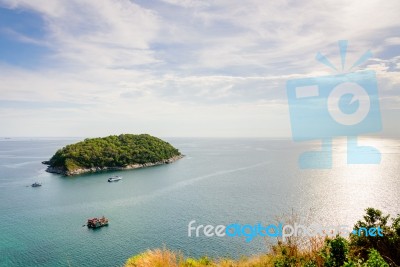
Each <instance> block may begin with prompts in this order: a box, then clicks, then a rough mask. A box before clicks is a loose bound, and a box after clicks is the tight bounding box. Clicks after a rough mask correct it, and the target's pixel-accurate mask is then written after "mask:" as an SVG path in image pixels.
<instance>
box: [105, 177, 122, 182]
mask: <svg viewBox="0 0 400 267" xmlns="http://www.w3.org/2000/svg"><path fill="white" fill-rule="evenodd" d="M121 179H122V177H120V176H113V177H110V178H108V181H109V182H118V181H119V180H121Z"/></svg>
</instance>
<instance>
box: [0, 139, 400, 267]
mask: <svg viewBox="0 0 400 267" xmlns="http://www.w3.org/2000/svg"><path fill="white" fill-rule="evenodd" d="M78 140H80V139H72V138H71V139H60V138H58V139H57V138H16V139H14V138H13V139H2V140H0V266H51V267H56V266H79V267H83V266H122V265H123V263H124V262H125V261H126V259H127V258H128V257H130V256H132V255H135V254H137V253H141V252H143V251H145V250H147V249H149V248H158V247H163V246H166V247H168V248H170V249H174V250H180V251H182V252H183V253H184V254H185V255H187V256H193V257H198V256H201V255H208V256H211V257H223V256H230V257H239V256H241V255H250V254H257V253H262V252H265V251H266V250H267V247H268V244H269V243H270V242H273V240H266V239H265V238H261V237H258V238H255V239H254V240H252V241H251V242H245V240H244V238H239V237H236V238H233V237H204V236H203V237H199V238H195V237H188V234H187V231H188V223H189V222H190V221H191V220H196V224H197V225H198V224H213V225H218V224H225V225H227V224H231V223H242V224H256V223H257V222H261V223H263V224H269V223H274V222H277V221H278V220H279V218H281V217H285V216H289V215H290V214H297V215H299V216H301V217H304V218H308V220H309V221H310V222H311V223H321V224H347V225H354V223H355V222H356V221H357V220H359V219H361V218H362V215H363V214H364V209H365V208H367V207H374V208H379V209H381V210H383V211H384V212H385V213H391V214H393V215H395V214H397V213H400V141H399V140H395V139H377V138H375V139H373V138H369V139H364V140H362V141H363V142H364V143H365V144H368V145H374V146H375V147H377V148H378V149H380V151H381V152H382V162H381V164H379V165H347V164H346V146H345V141H346V140H345V139H339V140H338V141H337V142H335V143H334V150H333V159H334V162H333V167H332V169H329V170H301V169H299V168H298V165H297V157H298V155H299V153H301V152H303V151H306V150H308V149H317V148H318V143H310V144H302V143H293V142H292V141H290V140H272V139H200V138H166V140H168V141H169V142H170V143H171V144H172V145H174V146H175V147H177V148H178V149H180V151H181V152H182V153H183V154H185V155H186V156H185V157H184V158H183V159H181V160H179V161H177V162H175V163H173V164H169V165H162V166H156V167H150V168H145V169H137V170H130V171H119V172H104V173H97V174H88V175H81V176H76V177H63V176H60V175H55V174H50V173H46V172H45V168H46V166H44V165H42V164H41V161H43V160H48V159H49V158H50V157H51V156H52V155H53V154H54V153H55V152H56V150H57V149H59V148H61V147H63V146H65V145H66V144H70V143H74V142H76V141H78ZM112 175H120V176H123V180H121V181H119V182H116V183H108V182H107V178H108V177H110V176H112ZM35 181H38V182H41V183H42V184H43V186H42V187H39V188H32V187H30V186H29V185H30V184H32V183H33V182H35ZM102 215H104V216H106V217H108V218H109V219H110V225H109V226H108V227H103V228H100V229H96V230H91V229H88V228H87V227H83V225H84V224H85V222H86V220H87V219H88V218H90V217H97V216H102Z"/></svg>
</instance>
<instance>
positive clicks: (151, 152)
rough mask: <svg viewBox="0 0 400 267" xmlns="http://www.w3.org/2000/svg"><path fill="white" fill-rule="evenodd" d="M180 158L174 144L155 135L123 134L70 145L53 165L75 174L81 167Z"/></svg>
mask: <svg viewBox="0 0 400 267" xmlns="http://www.w3.org/2000/svg"><path fill="white" fill-rule="evenodd" d="M179 155H180V153H179V151H178V150H177V149H176V148H174V147H173V146H172V145H170V144H169V143H167V142H165V141H163V140H161V139H159V138H156V137H153V136H151V135H148V134H140V135H134V134H121V135H118V136H117V135H112V136H108V137H103V138H91V139H85V140H84V141H82V142H79V143H76V144H72V145H67V146H66V147H64V148H62V149H60V150H58V151H57V152H56V153H55V154H54V156H53V157H52V158H51V159H50V161H49V163H50V166H52V167H61V168H64V169H65V170H67V171H73V170H76V169H79V168H92V167H125V166H127V165H131V164H144V163H150V162H151V163H154V162H159V161H163V160H167V159H169V158H172V157H174V156H179Z"/></svg>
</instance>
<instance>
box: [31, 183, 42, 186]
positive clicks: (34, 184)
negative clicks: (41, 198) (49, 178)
mask: <svg viewBox="0 0 400 267" xmlns="http://www.w3.org/2000/svg"><path fill="white" fill-rule="evenodd" d="M31 186H32V187H40V186H42V184H41V183H38V182H34V183H33V184H31Z"/></svg>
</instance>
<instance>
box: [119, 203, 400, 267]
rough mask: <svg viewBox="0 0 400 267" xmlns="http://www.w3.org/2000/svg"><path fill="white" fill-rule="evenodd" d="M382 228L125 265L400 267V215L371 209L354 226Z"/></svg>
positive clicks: (149, 255)
mask: <svg viewBox="0 0 400 267" xmlns="http://www.w3.org/2000/svg"><path fill="white" fill-rule="evenodd" d="M374 227H375V228H378V227H379V228H380V229H382V231H383V236H368V235H364V234H362V235H360V236H359V235H357V234H353V233H351V234H350V235H349V237H348V238H344V237H341V236H339V235H337V236H336V237H328V236H325V237H322V236H320V237H318V236H316V237H315V236H314V237H304V238H302V237H294V236H291V237H287V238H285V239H282V238H280V239H278V242H277V243H276V244H274V245H271V246H270V248H269V251H268V252H267V253H265V254H262V255H255V256H250V257H241V258H240V259H238V260H233V259H229V258H220V259H211V258H209V257H207V256H204V257H201V258H199V259H194V258H187V257H184V255H183V254H182V253H180V252H174V251H171V250H168V249H166V248H163V249H153V250H148V251H146V252H144V253H142V254H139V255H136V256H133V257H131V258H130V259H128V260H127V262H126V263H125V267H155V266H158V267H392V266H393V267H396V266H400V214H398V215H397V217H396V218H393V219H390V218H389V215H383V213H382V212H381V211H380V210H377V209H373V208H367V209H366V215H365V216H364V217H363V220H361V221H358V222H357V223H356V224H355V225H354V230H356V232H358V231H359V230H360V229H363V228H367V229H370V228H374Z"/></svg>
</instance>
